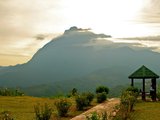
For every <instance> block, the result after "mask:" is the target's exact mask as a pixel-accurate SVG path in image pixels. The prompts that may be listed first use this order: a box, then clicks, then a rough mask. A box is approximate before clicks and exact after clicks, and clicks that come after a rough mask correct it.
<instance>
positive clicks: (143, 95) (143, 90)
mask: <svg viewBox="0 0 160 120" xmlns="http://www.w3.org/2000/svg"><path fill="white" fill-rule="evenodd" d="M142 100H144V101H145V100H146V93H145V78H143V89H142Z"/></svg>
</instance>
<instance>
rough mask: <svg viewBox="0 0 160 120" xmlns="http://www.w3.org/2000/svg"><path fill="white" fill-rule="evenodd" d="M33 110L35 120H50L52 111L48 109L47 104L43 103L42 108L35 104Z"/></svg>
mask: <svg viewBox="0 0 160 120" xmlns="http://www.w3.org/2000/svg"><path fill="white" fill-rule="evenodd" d="M34 110H35V119H36V120H50V118H51V115H52V109H51V108H50V107H49V105H48V104H46V103H45V104H44V106H41V105H40V104H37V105H35V106H34Z"/></svg>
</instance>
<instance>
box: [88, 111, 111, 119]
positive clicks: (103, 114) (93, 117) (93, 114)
mask: <svg viewBox="0 0 160 120" xmlns="http://www.w3.org/2000/svg"><path fill="white" fill-rule="evenodd" d="M86 118H87V120H108V117H107V113H106V112H104V113H102V115H98V114H97V113H96V112H93V113H92V115H91V116H87V117H86Z"/></svg>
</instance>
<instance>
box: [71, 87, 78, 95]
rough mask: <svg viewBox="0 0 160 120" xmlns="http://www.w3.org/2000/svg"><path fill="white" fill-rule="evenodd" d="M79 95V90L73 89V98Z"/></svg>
mask: <svg viewBox="0 0 160 120" xmlns="http://www.w3.org/2000/svg"><path fill="white" fill-rule="evenodd" d="M77 94H78V90H77V89H76V88H73V89H72V91H71V95H72V96H76V95H77Z"/></svg>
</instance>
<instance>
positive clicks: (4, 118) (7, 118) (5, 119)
mask: <svg viewBox="0 0 160 120" xmlns="http://www.w3.org/2000/svg"><path fill="white" fill-rule="evenodd" d="M0 120H14V119H13V117H12V115H11V112H9V111H3V112H1V113H0Z"/></svg>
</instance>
